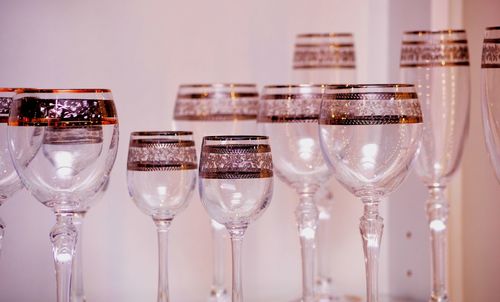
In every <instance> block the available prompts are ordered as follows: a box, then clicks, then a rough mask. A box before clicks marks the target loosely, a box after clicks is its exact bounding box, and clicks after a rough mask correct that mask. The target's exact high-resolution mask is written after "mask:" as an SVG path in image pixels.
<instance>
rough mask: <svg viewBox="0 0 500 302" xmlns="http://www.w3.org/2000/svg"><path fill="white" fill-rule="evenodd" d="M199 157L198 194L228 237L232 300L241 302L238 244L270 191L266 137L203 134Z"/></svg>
mask: <svg viewBox="0 0 500 302" xmlns="http://www.w3.org/2000/svg"><path fill="white" fill-rule="evenodd" d="M201 148H202V149H201V158H200V184H199V186H200V196H201V201H202V203H203V205H204V206H205V209H206V210H207V212H208V214H209V215H210V217H211V218H212V219H214V220H215V221H217V222H218V223H220V224H222V225H224V226H225V228H226V229H227V231H228V232H229V235H230V236H231V246H232V258H233V285H232V287H233V289H232V302H242V301H243V288H242V281H241V275H242V268H241V247H242V242H243V236H244V235H245V231H246V229H247V227H248V225H249V224H250V223H251V222H253V221H254V220H256V219H257V218H258V217H259V216H260V215H261V214H262V213H263V212H264V210H265V209H266V208H267V206H268V205H269V202H270V201H271V197H272V194H273V161H272V157H271V148H270V147H269V141H268V137H267V136H248V135H245V136H206V137H204V138H203V145H202V147H201Z"/></svg>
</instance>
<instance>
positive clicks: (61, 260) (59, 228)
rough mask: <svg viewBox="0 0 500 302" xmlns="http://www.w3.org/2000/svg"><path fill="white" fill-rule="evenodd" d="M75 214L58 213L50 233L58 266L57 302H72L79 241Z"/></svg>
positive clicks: (55, 261)
mask: <svg viewBox="0 0 500 302" xmlns="http://www.w3.org/2000/svg"><path fill="white" fill-rule="evenodd" d="M77 236H78V235H77V231H76V228H75V226H74V225H73V213H60V212H56V225H55V226H54V227H53V228H52V230H51V231H50V240H51V242H52V252H53V253H54V263H55V266H56V281H57V302H69V301H70V287H71V267H72V263H73V255H74V253H75V246H76V241H77Z"/></svg>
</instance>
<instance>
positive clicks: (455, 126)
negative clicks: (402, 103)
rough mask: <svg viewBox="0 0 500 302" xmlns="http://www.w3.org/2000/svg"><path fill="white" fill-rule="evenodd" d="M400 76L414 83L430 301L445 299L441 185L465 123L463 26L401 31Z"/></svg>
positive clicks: (455, 163) (452, 168)
mask: <svg viewBox="0 0 500 302" xmlns="http://www.w3.org/2000/svg"><path fill="white" fill-rule="evenodd" d="M400 63H401V77H402V81H405V82H408V83H412V84H415V86H416V90H417V93H418V96H419V99H420V101H421V104H422V113H423V117H424V130H423V131H424V132H423V133H424V134H423V140H422V148H421V149H420V152H419V156H418V158H417V164H416V168H417V173H418V174H419V176H420V178H421V179H422V181H423V182H424V183H425V185H426V186H427V187H428V190H429V199H428V200H427V204H426V211H427V217H428V223H429V229H430V233H431V238H430V240H431V249H432V250H431V255H432V257H431V259H432V270H431V271H432V293H431V298H430V300H431V301H439V302H443V301H448V299H449V297H448V290H447V276H446V273H447V242H446V238H447V229H448V227H447V220H448V211H449V203H448V201H447V200H446V199H445V194H444V191H445V189H446V186H447V185H448V183H449V181H450V178H451V177H452V176H453V174H454V173H455V172H456V171H457V169H458V167H459V164H460V159H461V157H462V152H463V146H464V143H465V139H466V137H467V134H468V128H469V108H470V79H469V53H468V47H467V37H466V33H465V31H464V30H443V31H413V32H406V33H405V34H404V37H403V42H402V48H401V62H400Z"/></svg>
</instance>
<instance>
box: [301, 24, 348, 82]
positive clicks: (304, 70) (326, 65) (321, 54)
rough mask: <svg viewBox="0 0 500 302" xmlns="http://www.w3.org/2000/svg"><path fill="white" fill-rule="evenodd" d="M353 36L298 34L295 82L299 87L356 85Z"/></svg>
mask: <svg viewBox="0 0 500 302" xmlns="http://www.w3.org/2000/svg"><path fill="white" fill-rule="evenodd" d="M355 53H356V52H355V48H354V37H353V35H352V34H351V33H308V34H298V35H297V37H296V39H295V49H294V54H293V73H292V80H293V82H294V83H297V84H353V83H356V56H355Z"/></svg>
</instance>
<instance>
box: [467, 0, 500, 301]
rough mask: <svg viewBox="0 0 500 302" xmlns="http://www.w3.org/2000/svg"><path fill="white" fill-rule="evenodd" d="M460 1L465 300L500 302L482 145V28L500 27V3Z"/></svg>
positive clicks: (490, 181) (498, 204) (499, 245)
mask: <svg viewBox="0 0 500 302" xmlns="http://www.w3.org/2000/svg"><path fill="white" fill-rule="evenodd" d="M464 2H465V5H464V12H465V27H466V29H467V35H468V40H469V55H470V62H471V88H472V90H471V127H470V133H469V137H468V142H467V144H466V147H465V153H464V163H463V167H462V174H463V179H462V188H463V197H462V204H463V206H462V207H463V209H462V215H463V216H462V225H463V226H462V227H463V238H462V243H463V255H464V282H463V283H464V295H465V296H464V301H500V291H499V290H498V287H499V285H500V282H499V279H498V274H499V273H500V257H499V251H500V236H499V231H500V219H498V215H499V213H500V200H499V196H500V185H499V184H498V182H497V180H496V178H495V175H494V172H493V167H492V165H491V163H490V161H489V158H488V153H487V151H486V146H485V142H484V135H483V127H482V116H481V94H480V73H481V51H482V41H483V35H484V29H485V27H487V26H499V25H500V14H499V12H500V1H498V0H465V1H464ZM499 85H500V83H499Z"/></svg>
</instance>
